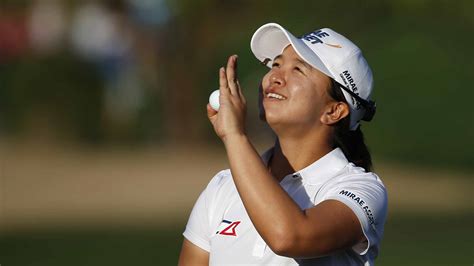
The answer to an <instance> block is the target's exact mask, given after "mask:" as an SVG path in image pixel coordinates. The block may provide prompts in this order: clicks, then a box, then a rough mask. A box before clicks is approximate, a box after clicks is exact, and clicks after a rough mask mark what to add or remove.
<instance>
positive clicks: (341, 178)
mask: <svg viewBox="0 0 474 266" xmlns="http://www.w3.org/2000/svg"><path fill="white" fill-rule="evenodd" d="M330 183H332V184H334V185H351V186H355V187H357V186H361V187H365V186H373V187H378V188H380V189H381V190H384V191H385V185H384V183H383V182H382V179H381V178H380V177H379V176H378V175H377V174H376V173H374V172H367V171H365V169H364V168H362V167H358V166H356V165H354V164H353V163H348V164H347V165H346V167H344V168H343V169H342V170H341V171H340V172H339V173H338V174H337V175H336V176H334V178H332V179H331V180H330Z"/></svg>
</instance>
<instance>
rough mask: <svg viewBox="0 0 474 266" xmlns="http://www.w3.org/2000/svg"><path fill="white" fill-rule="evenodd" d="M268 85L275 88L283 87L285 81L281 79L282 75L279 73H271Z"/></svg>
mask: <svg viewBox="0 0 474 266" xmlns="http://www.w3.org/2000/svg"><path fill="white" fill-rule="evenodd" d="M270 84H271V85H277V86H284V85H285V79H284V78H283V75H282V73H281V72H280V71H278V70H277V71H272V73H271V74H270Z"/></svg>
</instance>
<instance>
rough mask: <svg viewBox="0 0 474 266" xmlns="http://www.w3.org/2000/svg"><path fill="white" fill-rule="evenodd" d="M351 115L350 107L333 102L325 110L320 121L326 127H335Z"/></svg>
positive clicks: (342, 103)
mask: <svg viewBox="0 0 474 266" xmlns="http://www.w3.org/2000/svg"><path fill="white" fill-rule="evenodd" d="M349 113H350V111H349V106H348V105H347V103H344V102H331V103H329V104H328V105H327V106H326V108H325V109H324V112H323V114H322V115H321V118H320V121H321V123H322V124H324V125H328V126H329V125H334V124H336V123H337V122H339V121H341V120H342V119H344V118H345V117H346V116H348V115H349Z"/></svg>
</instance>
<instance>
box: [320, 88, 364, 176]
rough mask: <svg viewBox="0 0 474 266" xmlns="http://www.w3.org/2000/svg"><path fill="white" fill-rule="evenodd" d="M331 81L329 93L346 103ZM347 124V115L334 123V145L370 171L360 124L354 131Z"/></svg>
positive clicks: (348, 123)
mask: <svg viewBox="0 0 474 266" xmlns="http://www.w3.org/2000/svg"><path fill="white" fill-rule="evenodd" d="M331 81H332V82H331V84H332V85H331V88H330V89H329V95H330V96H331V97H332V98H333V99H334V100H336V101H340V102H345V103H347V101H346V98H345V97H344V94H343V93H342V90H341V88H339V86H337V85H336V82H335V81H334V80H331ZM349 126H350V118H349V115H348V116H346V117H344V118H343V119H342V120H341V121H339V122H338V123H337V124H336V130H335V136H334V147H335V148H336V147H339V148H340V149H341V150H342V152H344V155H345V156H346V157H347V159H348V160H349V161H350V162H352V163H354V164H355V165H357V166H359V167H362V168H364V169H365V170H366V171H368V172H370V171H371V170H372V157H371V156H370V152H369V148H368V147H367V145H365V142H364V134H363V133H362V130H361V129H360V126H358V127H357V129H356V130H354V131H352V130H349Z"/></svg>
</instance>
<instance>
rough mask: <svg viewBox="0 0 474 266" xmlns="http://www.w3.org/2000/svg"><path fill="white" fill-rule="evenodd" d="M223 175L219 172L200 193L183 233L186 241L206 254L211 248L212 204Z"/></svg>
mask: <svg viewBox="0 0 474 266" xmlns="http://www.w3.org/2000/svg"><path fill="white" fill-rule="evenodd" d="M223 173H224V171H221V172H220V173H218V174H217V175H216V176H214V178H213V179H212V180H211V181H210V182H209V184H208V185H207V187H206V188H205V189H204V191H202V192H201V195H200V196H199V198H198V199H197V201H196V203H195V204H194V207H193V210H192V211H191V215H190V216H189V220H188V223H187V224H186V229H185V230H184V232H183V236H184V237H185V238H186V239H187V240H189V241H190V242H191V243H193V244H194V245H196V246H198V247H200V248H202V249H204V250H206V251H207V252H209V251H210V248H211V246H210V236H211V219H212V218H211V216H212V211H213V210H212V208H213V207H212V206H213V205H212V203H213V200H214V197H215V193H216V190H217V187H218V186H219V183H220V182H219V181H220V179H221V177H222V174H223Z"/></svg>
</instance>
